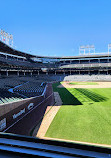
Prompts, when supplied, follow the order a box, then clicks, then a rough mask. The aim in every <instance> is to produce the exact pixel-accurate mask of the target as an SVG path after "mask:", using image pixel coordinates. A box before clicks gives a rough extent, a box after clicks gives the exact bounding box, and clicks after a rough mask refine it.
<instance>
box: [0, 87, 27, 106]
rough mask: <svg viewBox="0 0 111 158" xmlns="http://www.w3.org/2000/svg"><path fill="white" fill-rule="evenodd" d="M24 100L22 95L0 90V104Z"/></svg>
mask: <svg viewBox="0 0 111 158" xmlns="http://www.w3.org/2000/svg"><path fill="white" fill-rule="evenodd" d="M22 99H24V98H23V97H21V96H20V95H17V94H14V93H11V92H8V91H6V90H3V89H0V104H4V103H11V102H15V101H19V100H22Z"/></svg>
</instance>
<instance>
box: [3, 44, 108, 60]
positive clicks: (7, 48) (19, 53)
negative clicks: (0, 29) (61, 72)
mask: <svg viewBox="0 0 111 158" xmlns="http://www.w3.org/2000/svg"><path fill="white" fill-rule="evenodd" d="M0 52H3V53H8V54H12V55H17V56H22V57H27V58H34V57H35V58H48V59H82V58H100V57H108V56H109V57H111V54H99V55H96V54H94V55H79V56H63V57H54V56H36V55H31V54H28V53H25V52H22V51H18V50H15V49H13V48H12V47H10V46H8V45H7V44H5V43H3V42H2V41H0Z"/></svg>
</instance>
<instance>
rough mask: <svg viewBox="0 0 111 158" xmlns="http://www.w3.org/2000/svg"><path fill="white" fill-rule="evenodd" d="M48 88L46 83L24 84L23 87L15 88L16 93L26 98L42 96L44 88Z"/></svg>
mask: <svg viewBox="0 0 111 158" xmlns="http://www.w3.org/2000/svg"><path fill="white" fill-rule="evenodd" d="M45 86H46V83H44V82H42V83H41V82H28V83H24V84H23V85H21V86H19V87H17V88H14V90H13V91H14V92H15V93H19V94H22V95H23V96H26V97H35V96H39V95H42V93H43V91H44V88H45Z"/></svg>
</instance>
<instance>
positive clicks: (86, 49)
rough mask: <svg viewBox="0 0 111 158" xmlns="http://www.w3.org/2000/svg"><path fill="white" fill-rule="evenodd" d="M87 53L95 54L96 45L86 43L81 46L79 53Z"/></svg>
mask: <svg viewBox="0 0 111 158" xmlns="http://www.w3.org/2000/svg"><path fill="white" fill-rule="evenodd" d="M82 54H83V55H86V54H95V46H94V45H86V46H80V47H79V55H82Z"/></svg>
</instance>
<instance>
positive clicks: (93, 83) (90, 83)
mask: <svg viewBox="0 0 111 158" xmlns="http://www.w3.org/2000/svg"><path fill="white" fill-rule="evenodd" d="M69 84H72V85H73V84H74V85H98V83H97V82H70V83H69Z"/></svg>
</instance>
